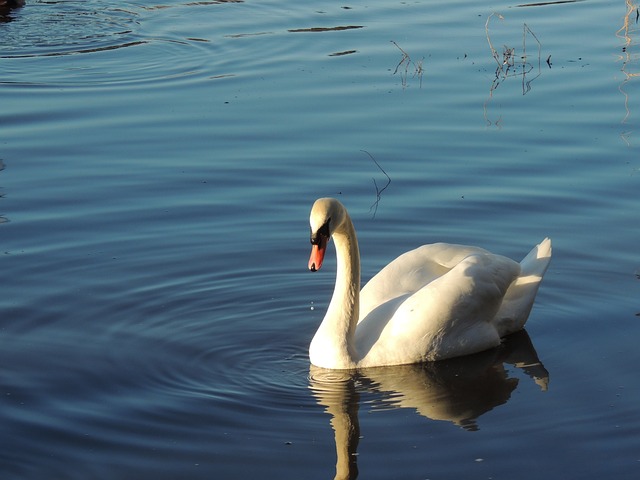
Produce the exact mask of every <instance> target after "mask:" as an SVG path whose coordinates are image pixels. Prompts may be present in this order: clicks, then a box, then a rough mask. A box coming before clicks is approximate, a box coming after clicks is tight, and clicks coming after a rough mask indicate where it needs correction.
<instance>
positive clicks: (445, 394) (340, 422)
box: [309, 330, 549, 479]
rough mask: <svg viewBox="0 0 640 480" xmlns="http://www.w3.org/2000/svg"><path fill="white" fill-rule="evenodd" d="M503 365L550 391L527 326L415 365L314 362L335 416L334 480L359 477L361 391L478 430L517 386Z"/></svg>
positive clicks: (322, 398) (316, 390)
mask: <svg viewBox="0 0 640 480" xmlns="http://www.w3.org/2000/svg"><path fill="white" fill-rule="evenodd" d="M505 365H513V366H515V367H516V368H519V369H521V370H522V371H523V372H524V373H525V374H527V375H528V376H529V377H531V378H532V379H533V380H534V381H535V383H536V384H538V385H539V386H540V388H541V390H543V391H546V390H547V387H548V384H549V373H548V372H547V370H546V369H545V367H544V366H543V364H542V362H540V360H539V358H538V355H537V353H536V351H535V348H534V347H533V344H532V343H531V339H530V338H529V335H528V334H527V333H526V331H524V330H523V331H520V332H518V333H515V334H513V335H511V336H509V337H507V338H506V339H505V342H504V343H503V344H502V345H501V346H500V347H499V348H496V349H493V350H490V351H487V352H483V353H480V354H476V355H471V356H468V357H461V358H456V359H452V360H445V361H441V362H434V363H425V364H417V365H401V366H395V367H380V368H371V369H364V370H360V371H358V372H346V371H331V370H324V369H321V368H317V367H314V366H312V367H311V369H310V376H309V378H310V380H309V388H310V389H311V390H312V391H313V395H314V396H315V398H316V401H317V402H318V404H320V405H322V406H324V407H325V408H326V410H325V411H326V412H327V413H328V414H329V415H331V426H332V427H333V430H334V434H335V442H336V454H337V461H336V477H335V478H336V479H355V478H357V476H358V464H357V458H358V457H357V449H358V443H359V439H360V424H359V419H358V411H359V408H360V397H361V395H362V394H370V395H371V394H372V395H373V396H374V400H373V404H372V409H374V410H375V409H389V408H409V409H413V410H415V411H416V412H417V413H419V414H420V415H422V416H423V417H426V418H428V419H431V420H439V421H445V422H451V423H453V424H454V425H457V426H459V427H461V428H463V429H464V430H467V431H476V430H479V427H478V424H477V419H478V418H479V417H480V416H482V415H483V414H485V413H487V412H489V411H491V410H493V409H494V408H496V407H498V406H500V405H504V404H506V403H507V402H508V401H509V399H510V398H511V394H512V393H513V392H514V391H515V389H516V388H517V386H518V379H517V378H513V377H510V376H509V373H508V371H507V368H506V367H505Z"/></svg>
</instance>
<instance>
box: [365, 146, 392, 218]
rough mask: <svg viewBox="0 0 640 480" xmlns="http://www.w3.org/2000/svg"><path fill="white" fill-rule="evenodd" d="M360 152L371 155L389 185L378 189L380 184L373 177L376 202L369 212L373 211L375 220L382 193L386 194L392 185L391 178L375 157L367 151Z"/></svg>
mask: <svg viewBox="0 0 640 480" xmlns="http://www.w3.org/2000/svg"><path fill="white" fill-rule="evenodd" d="M360 151H361V152H364V153H366V154H367V155H369V158H370V159H371V160H372V161H373V163H375V164H376V167H378V169H379V170H380V171H381V172H382V173H383V174H384V176H385V177H387V183H386V184H385V185H384V187H382V189H379V188H378V183H377V182H376V179H375V178H373V177H372V180H373V186H374V187H375V188H376V201H375V202H373V203H372V204H371V207H369V211H371V210H373V218H376V213H377V212H378V204H379V203H380V197H381V196H382V192H384V191H385V190H386V189H387V187H388V186H389V184H390V183H391V177H389V175H387V172H385V171H384V169H383V168H382V167H381V166H380V164H379V163H378V161H377V160H376V159H375V158H373V155H371V154H370V153H369V152H367V151H366V150H360Z"/></svg>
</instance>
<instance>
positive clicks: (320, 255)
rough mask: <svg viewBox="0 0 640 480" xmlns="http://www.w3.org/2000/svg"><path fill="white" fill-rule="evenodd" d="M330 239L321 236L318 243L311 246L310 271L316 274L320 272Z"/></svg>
mask: <svg viewBox="0 0 640 480" xmlns="http://www.w3.org/2000/svg"><path fill="white" fill-rule="evenodd" d="M328 242H329V239H328V238H327V237H325V236H322V235H320V236H319V237H318V243H314V244H313V245H312V246H311V256H310V257H309V270H311V271H312V272H316V271H318V270H320V267H321V266H322V261H323V260H324V254H325V252H326V251H327V243H328Z"/></svg>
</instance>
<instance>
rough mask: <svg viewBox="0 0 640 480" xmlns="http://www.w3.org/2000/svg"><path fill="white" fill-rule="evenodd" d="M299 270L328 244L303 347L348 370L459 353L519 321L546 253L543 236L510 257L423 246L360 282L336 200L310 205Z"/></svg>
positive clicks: (486, 343)
mask: <svg viewBox="0 0 640 480" xmlns="http://www.w3.org/2000/svg"><path fill="white" fill-rule="evenodd" d="M309 223H310V224H311V244H312V249H311V257H310V258H309V269H310V270H311V271H316V270H318V269H320V267H321V265H322V260H323V258H324V254H325V251H326V248H327V244H328V242H329V239H330V238H333V239H334V241H335V244H336V256H337V275H336V284H335V289H334V291H333V297H332V298H331V302H330V303H329V308H328V309H327V313H326V315H325V317H324V319H323V320H322V323H321V325H320V327H319V328H318V331H317V332H316V334H315V336H314V337H313V340H312V341H311V345H310V347H309V358H310V360H311V363H312V364H314V365H316V366H318V367H323V368H331V369H351V368H360V367H376V366H383V365H400V364H407V363H418V362H424V361H433V360H441V359H445V358H451V357H458V356H462V355H468V354H472V353H476V352H480V351H482V350H487V349H489V348H493V347H495V346H497V345H499V344H500V338H501V337H504V336H505V335H509V334H510V333H513V332H516V331H518V330H520V329H522V328H523V326H524V324H525V322H526V321H527V317H528V316H529V312H530V311H531V307H532V305H533V301H534V299H535V296H536V293H537V291H538V287H539V285H540V281H541V280H542V276H543V275H544V273H545V271H546V270H547V267H548V265H549V261H550V260H551V240H549V239H548V238H546V239H545V240H544V241H542V242H541V243H540V244H539V245H537V246H536V247H534V248H533V250H531V252H530V253H529V254H528V255H527V256H526V257H525V258H524V260H522V262H520V263H517V262H515V261H513V260H510V259H508V258H506V257H503V256H500V255H494V254H492V253H489V252H488V251H486V250H483V249H481V248H478V247H466V246H462V245H452V244H446V243H436V244H432V245H423V246H422V247H419V248H417V249H415V250H411V251H409V252H407V253H405V254H403V255H401V256H399V257H398V258H396V259H395V260H394V261H392V262H391V263H390V264H389V265H387V266H386V267H384V268H383V269H382V270H381V271H380V272H379V273H378V274H377V275H375V276H374V277H373V278H372V279H371V280H370V281H369V282H368V283H367V284H366V285H365V286H364V287H363V288H362V291H360V253H359V250H358V240H357V238H356V232H355V229H354V227H353V223H352V222H351V218H350V217H349V214H348V213H347V210H346V209H345V207H344V206H343V205H342V204H341V203H340V202H339V201H338V200H335V199H333V198H321V199H318V200H316V202H315V203H314V205H313V208H312V209H311V215H310V219H309Z"/></svg>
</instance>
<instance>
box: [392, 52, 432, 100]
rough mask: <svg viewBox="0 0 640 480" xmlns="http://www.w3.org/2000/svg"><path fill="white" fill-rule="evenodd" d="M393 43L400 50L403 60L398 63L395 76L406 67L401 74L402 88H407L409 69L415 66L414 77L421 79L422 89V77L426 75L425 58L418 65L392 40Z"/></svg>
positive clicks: (394, 72)
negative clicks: (402, 67)
mask: <svg viewBox="0 0 640 480" xmlns="http://www.w3.org/2000/svg"><path fill="white" fill-rule="evenodd" d="M391 43H393V44H394V45H395V46H396V47H397V48H398V50H400V52H401V53H402V58H401V59H400V62H399V63H398V65H396V69H395V70H394V71H393V75H395V74H396V73H398V70H399V69H400V67H401V66H403V65H404V70H403V71H401V72H400V80H401V82H402V88H403V89H404V88H406V87H407V77H408V76H409V67H410V66H411V65H413V67H414V72H413V75H412V77H413V78H415V77H418V78H419V79H420V88H422V76H423V75H424V67H423V66H422V63H423V62H424V57H423V58H422V59H420V60H419V61H418V62H417V63H416V62H414V61H413V60H411V57H410V56H409V54H408V53H407V52H405V51H404V50H403V49H402V47H400V45H398V44H397V43H396V42H394V41H393V40H391Z"/></svg>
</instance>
